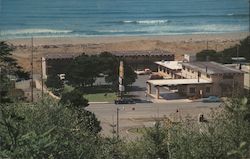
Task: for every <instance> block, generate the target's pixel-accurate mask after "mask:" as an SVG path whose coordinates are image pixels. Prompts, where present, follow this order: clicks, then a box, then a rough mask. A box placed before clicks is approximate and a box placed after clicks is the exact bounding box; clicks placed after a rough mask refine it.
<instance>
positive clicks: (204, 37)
mask: <svg viewBox="0 0 250 159" xmlns="http://www.w3.org/2000/svg"><path fill="white" fill-rule="evenodd" d="M248 35H249V32H234V33H218V34H180V35H131V36H128V35H126V36H94V37H38V38H36V37H33V38H34V46H42V45H64V44H72V45H79V44H108V43H122V42H129V41H144V40H157V41H162V42H201V41H216V42H223V41H228V40H230V41H239V40H242V39H244V38H246V37H247V36H248ZM5 41H8V42H10V43H12V44H13V45H26V46H30V45H31V38H16V39H7V40H5Z"/></svg>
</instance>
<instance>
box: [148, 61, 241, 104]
mask: <svg viewBox="0 0 250 159" xmlns="http://www.w3.org/2000/svg"><path fill="white" fill-rule="evenodd" d="M155 64H157V65H158V74H160V75H161V76H163V77H164V79H161V80H148V81H147V93H148V95H150V96H152V97H154V98H156V99H160V88H161V87H164V88H167V89H169V90H177V91H178V93H179V94H180V95H183V96H186V97H194V98H203V97H208V96H212V95H213V96H218V97H224V96H232V93H235V94H240V93H241V92H242V91H243V89H244V73H243V72H242V71H241V70H239V69H235V68H230V67H227V66H225V65H222V64H219V63H216V62H212V61H209V62H198V61H191V62H182V61H157V62H155ZM152 87H155V90H156V92H155V94H154V92H152Z"/></svg>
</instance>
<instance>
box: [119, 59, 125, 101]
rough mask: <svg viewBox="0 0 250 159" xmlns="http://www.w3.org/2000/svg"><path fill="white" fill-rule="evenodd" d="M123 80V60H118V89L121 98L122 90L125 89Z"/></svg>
mask: <svg viewBox="0 0 250 159" xmlns="http://www.w3.org/2000/svg"><path fill="white" fill-rule="evenodd" d="M123 80H124V65H123V61H120V67H119V91H120V95H121V98H122V95H123V92H124V91H125V87H124V83H123Z"/></svg>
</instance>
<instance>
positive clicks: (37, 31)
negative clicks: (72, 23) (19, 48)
mask: <svg viewBox="0 0 250 159" xmlns="http://www.w3.org/2000/svg"><path fill="white" fill-rule="evenodd" d="M72 32H73V31H72V30H53V29H20V30H6V31H2V32H1V34H2V35H29V34H31V35H37V34H67V33H72Z"/></svg>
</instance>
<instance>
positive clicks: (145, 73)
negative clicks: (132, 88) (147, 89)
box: [135, 68, 152, 75]
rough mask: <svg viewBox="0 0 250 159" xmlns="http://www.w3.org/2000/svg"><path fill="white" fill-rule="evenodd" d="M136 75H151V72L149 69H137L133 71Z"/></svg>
mask: <svg viewBox="0 0 250 159" xmlns="http://www.w3.org/2000/svg"><path fill="white" fill-rule="evenodd" d="M135 73H136V74H137V75H149V74H151V73H152V71H151V70H150V69H149V68H145V69H144V70H142V69H138V70H136V71H135Z"/></svg>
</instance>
